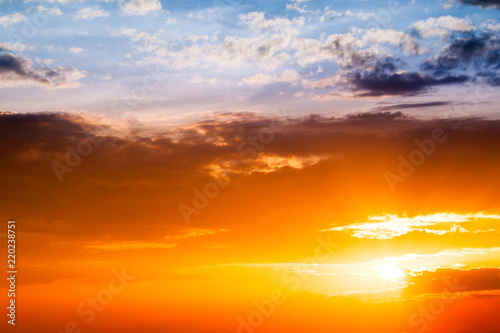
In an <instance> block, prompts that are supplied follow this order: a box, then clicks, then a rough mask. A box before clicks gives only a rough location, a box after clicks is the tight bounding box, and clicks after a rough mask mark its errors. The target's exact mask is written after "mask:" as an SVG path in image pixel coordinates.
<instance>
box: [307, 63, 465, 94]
mask: <svg viewBox="0 0 500 333" xmlns="http://www.w3.org/2000/svg"><path fill="white" fill-rule="evenodd" d="M404 66H405V64H404V63H402V62H401V61H400V60H398V59H394V58H392V57H386V58H384V59H379V60H378V61H374V63H373V64H371V65H368V66H365V67H362V68H356V69H347V70H343V71H342V72H341V77H342V79H341V80H340V81H336V82H332V83H331V84H329V85H322V86H321V87H337V88H340V90H342V91H346V90H347V91H350V92H352V93H353V94H354V96H356V97H379V96H412V95H417V94H421V93H424V92H426V91H427V90H429V89H430V88H432V87H436V86H443V85H453V84H461V83H464V82H467V81H469V80H470V78H469V77H468V76H467V75H455V74H452V73H450V74H447V75H441V76H439V77H438V76H435V75H431V74H428V73H425V72H415V71H413V72H412V71H405V70H403V68H404ZM312 86H313V87H319V86H317V85H316V86H315V85H314V84H313V85H312Z"/></svg>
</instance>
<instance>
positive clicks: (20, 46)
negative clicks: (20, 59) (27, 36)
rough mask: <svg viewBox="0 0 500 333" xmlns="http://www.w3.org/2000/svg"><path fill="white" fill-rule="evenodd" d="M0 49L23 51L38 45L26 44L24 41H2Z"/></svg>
mask: <svg viewBox="0 0 500 333" xmlns="http://www.w3.org/2000/svg"><path fill="white" fill-rule="evenodd" d="M0 49H3V50H6V51H16V52H23V51H25V50H35V49H36V47H35V46H34V45H29V46H26V45H24V44H23V43H19V42H15V43H10V42H4V43H0Z"/></svg>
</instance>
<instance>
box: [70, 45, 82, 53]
mask: <svg viewBox="0 0 500 333" xmlns="http://www.w3.org/2000/svg"><path fill="white" fill-rule="evenodd" d="M68 51H69V52H71V53H80V52H82V51H83V49H82V48H81V47H76V46H72V47H70V48H69V50H68Z"/></svg>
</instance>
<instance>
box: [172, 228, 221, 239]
mask: <svg viewBox="0 0 500 333" xmlns="http://www.w3.org/2000/svg"><path fill="white" fill-rule="evenodd" d="M226 231H227V230H226V229H189V230H186V231H184V232H182V233H179V234H176V235H169V236H165V238H166V239H185V238H195V237H202V236H213V235H216V234H218V233H220V232H226Z"/></svg>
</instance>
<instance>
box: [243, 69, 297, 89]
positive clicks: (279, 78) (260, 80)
mask: <svg viewBox="0 0 500 333" xmlns="http://www.w3.org/2000/svg"><path fill="white" fill-rule="evenodd" d="M299 80H300V74H299V73H297V71H295V70H292V69H288V70H286V71H284V72H283V73H281V75H270V74H256V75H252V76H247V77H244V78H243V79H242V80H241V82H240V84H242V83H244V84H256V85H267V84H272V83H278V82H286V83H290V84H292V85H294V86H295V85H297V83H298V82H299Z"/></svg>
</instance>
